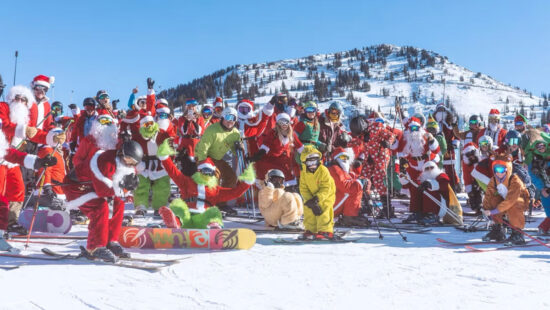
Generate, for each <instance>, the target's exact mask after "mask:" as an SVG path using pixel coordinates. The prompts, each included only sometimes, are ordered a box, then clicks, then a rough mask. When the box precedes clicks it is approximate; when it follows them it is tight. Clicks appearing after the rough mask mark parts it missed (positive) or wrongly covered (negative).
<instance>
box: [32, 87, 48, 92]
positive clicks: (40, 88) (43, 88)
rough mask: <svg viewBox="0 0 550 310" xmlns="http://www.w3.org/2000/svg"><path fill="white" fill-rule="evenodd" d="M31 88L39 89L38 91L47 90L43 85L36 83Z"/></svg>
mask: <svg viewBox="0 0 550 310" xmlns="http://www.w3.org/2000/svg"><path fill="white" fill-rule="evenodd" d="M32 89H33V90H40V91H43V92H47V91H48V88H47V87H46V86H44V85H36V86H34V87H33V88H32Z"/></svg>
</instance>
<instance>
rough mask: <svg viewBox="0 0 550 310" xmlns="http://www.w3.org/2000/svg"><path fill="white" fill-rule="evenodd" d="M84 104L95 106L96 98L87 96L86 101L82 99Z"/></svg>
mask: <svg viewBox="0 0 550 310" xmlns="http://www.w3.org/2000/svg"><path fill="white" fill-rule="evenodd" d="M82 105H83V106H87V105H89V106H93V107H95V100H94V98H92V97H88V98H85V99H84V101H82Z"/></svg>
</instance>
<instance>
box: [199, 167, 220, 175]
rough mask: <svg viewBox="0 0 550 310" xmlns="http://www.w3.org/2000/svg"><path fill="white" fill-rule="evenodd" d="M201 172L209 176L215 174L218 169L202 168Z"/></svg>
mask: <svg viewBox="0 0 550 310" xmlns="http://www.w3.org/2000/svg"><path fill="white" fill-rule="evenodd" d="M199 172H200V173H201V174H204V175H207V176H213V175H214V173H215V172H216V171H215V170H214V169H211V168H202V169H201V170H199Z"/></svg>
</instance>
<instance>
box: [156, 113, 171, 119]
mask: <svg viewBox="0 0 550 310" xmlns="http://www.w3.org/2000/svg"><path fill="white" fill-rule="evenodd" d="M157 115H158V117H159V119H167V118H168V117H170V114H168V113H166V112H160V113H159V114H157Z"/></svg>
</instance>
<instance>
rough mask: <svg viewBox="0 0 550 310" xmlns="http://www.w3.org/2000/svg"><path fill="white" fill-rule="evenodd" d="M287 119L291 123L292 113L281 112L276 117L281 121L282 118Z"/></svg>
mask: <svg viewBox="0 0 550 310" xmlns="http://www.w3.org/2000/svg"><path fill="white" fill-rule="evenodd" d="M283 119H284V120H287V121H288V122H289V123H290V115H288V114H286V113H279V114H278V115H277V117H275V120H276V121H277V122H279V121H280V120H283Z"/></svg>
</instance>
